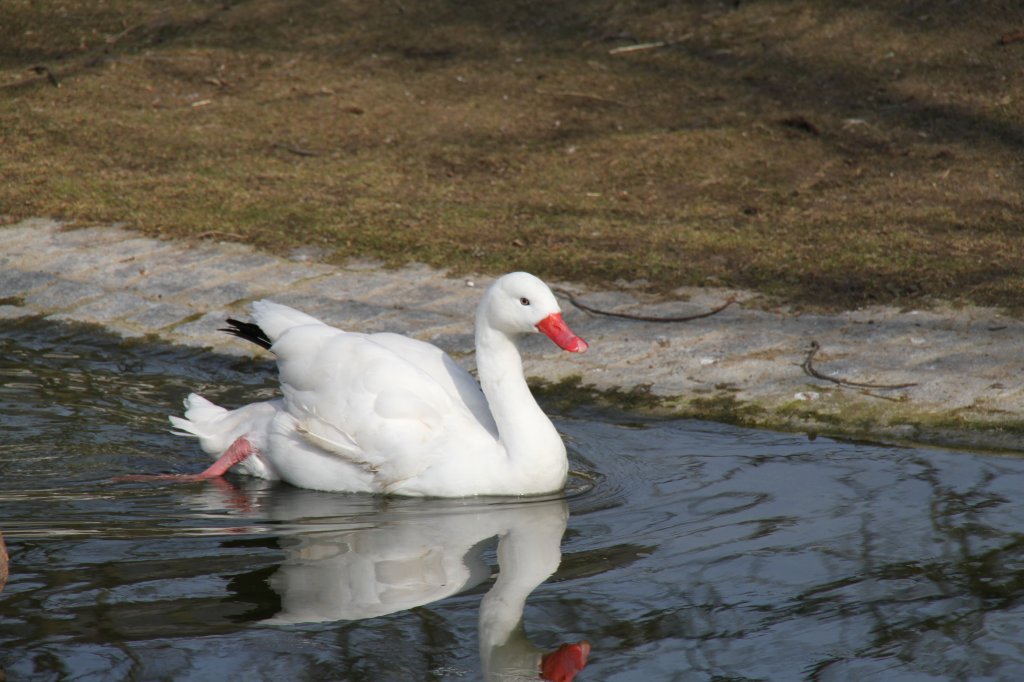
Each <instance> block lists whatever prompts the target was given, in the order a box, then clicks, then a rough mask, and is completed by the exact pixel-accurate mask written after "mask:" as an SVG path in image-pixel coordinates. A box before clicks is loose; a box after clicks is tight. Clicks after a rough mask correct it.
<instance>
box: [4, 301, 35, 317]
mask: <svg viewBox="0 0 1024 682" xmlns="http://www.w3.org/2000/svg"><path fill="white" fill-rule="evenodd" d="M38 314H39V313H38V312H37V311H35V310H32V309H31V308H26V307H25V306H20V305H7V304H0V320H17V319H20V318H23V317H32V316H33V315H38Z"/></svg>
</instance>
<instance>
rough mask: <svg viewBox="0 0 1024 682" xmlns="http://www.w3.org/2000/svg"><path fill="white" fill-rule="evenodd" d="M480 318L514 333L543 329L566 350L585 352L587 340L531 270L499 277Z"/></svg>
mask: <svg viewBox="0 0 1024 682" xmlns="http://www.w3.org/2000/svg"><path fill="white" fill-rule="evenodd" d="M478 317H480V318H481V321H483V322H484V323H486V324H488V325H489V326H491V327H492V328H493V329H496V330H498V331H501V332H504V333H506V334H509V335H512V336H518V335H520V334H529V333H532V332H541V333H543V334H545V335H546V336H547V337H548V338H550V339H551V340H552V341H554V342H555V343H556V344H558V346H559V347H560V348H562V349H564V350H567V351H570V352H573V353H582V352H583V351H585V350H586V349H587V342H586V341H584V340H583V339H581V338H580V337H578V336H576V334H575V333H573V331H572V330H571V329H569V325H567V324H566V323H565V320H563V319H562V310H561V308H559V307H558V301H557V300H555V295H554V294H553V293H551V289H549V288H548V285H547V284H544V282H542V281H541V280H539V279H538V278H536V277H534V276H533V275H531V274H529V273H528V272H513V273H511V274H508V275H505V276H503V277H499V278H498V280H497V281H495V282H494V284H492V285H491V287H490V288H489V289H488V290H487V293H486V294H484V298H483V300H482V301H481V302H480V310H479V312H478Z"/></svg>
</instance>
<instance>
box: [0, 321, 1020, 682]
mask: <svg viewBox="0 0 1024 682" xmlns="http://www.w3.org/2000/svg"><path fill="white" fill-rule="evenodd" d="M193 389H200V390H201V391H202V392H203V393H204V394H206V395H208V396H210V397H211V398H215V399H216V400H217V401H218V402H222V403H225V404H232V405H234V404H240V403H242V402H248V401H251V400H253V399H262V398H265V397H267V396H268V395H271V394H273V392H274V376H273V372H272V366H271V365H270V364H269V363H265V362H255V361H249V360H238V359H233V358H228V357H224V356H218V355H212V354H203V353H201V352H198V351H190V350H183V349H180V348H169V347H167V346H162V345H156V344H149V345H146V344H131V343H122V342H119V341H117V340H114V339H111V338H108V337H106V336H104V335H102V334H100V333H97V332H96V331H93V330H89V329H84V328H75V327H64V326H55V325H50V324H45V323H42V322H22V323H14V324H11V323H8V324H7V325H6V327H5V328H4V329H3V330H2V331H0V415H2V417H0V419H2V429H0V532H2V533H3V536H4V539H5V540H6V543H7V547H8V549H9V552H10V576H9V578H8V580H7V583H6V586H5V587H4V588H3V591H2V592H0V679H3V678H4V676H5V675H6V679H8V680H23V679H25V680H64V679H75V680H172V679H173V680H208V679H254V680H263V679H266V680H320V679H323V680H375V681H381V680H469V679H473V680H475V679H493V680H512V679H517V680H518V679H524V680H525V679H539V666H540V661H541V655H542V653H544V652H550V651H553V650H555V649H557V648H558V647H559V646H560V645H562V644H564V643H570V642H577V641H580V640H587V641H588V642H590V644H591V645H592V651H591V653H590V660H589V662H588V664H587V666H586V668H585V669H584V670H583V671H582V672H581V673H579V676H578V677H577V678H576V679H577V680H580V681H583V682H585V681H586V680H602V681H605V680H644V681H649V680H710V679H721V680H726V679H728V680H801V679H807V680H866V679H877V680H930V679H935V680H960V679H962V680H968V679H969V680H997V679H998V680H1011V679H1024V600H1022V597H1024V461H1022V460H1021V459H1018V458H1013V457H1005V456H995V455H990V454H983V453H972V452H952V451H944V450H940V449H923V448H903V447H883V446H878V445H872V444H865V443H853V442H840V441H835V440H830V439H826V438H819V439H817V440H810V439H808V438H807V437H803V436H800V435H792V434H778V433H770V432H763V431H752V430H745V429H738V428H733V427H729V426H722V425H717V424H710V423H703V422H695V421H678V420H676V421H658V420H651V419H644V418H640V417H637V416H635V415H630V414H624V413H616V412H609V411H599V410H586V409H574V410H572V411H570V412H569V413H567V414H556V415H555V417H556V424H557V426H558V428H559V429H560V430H561V431H562V433H563V434H565V436H566V438H567V439H568V442H569V444H570V451H571V459H572V467H573V468H574V469H575V470H577V471H579V472H581V473H580V475H578V476H575V477H574V478H573V480H572V482H571V485H570V489H569V491H568V493H567V494H566V495H565V496H557V497H555V496H553V497H550V498H546V499H530V500H499V499H488V500H457V501H437V500H406V499H381V498H375V497H370V496H354V495H338V494H324V493H317V492H310V491H304V490H297V489H294V488H290V487H288V486H284V485H270V484H267V483H263V482H259V481H253V480H248V479H244V478H238V477H235V478H231V479H229V480H228V481H226V482H221V483H212V482H208V483H190V484H166V483H118V482H113V481H112V480H111V478H112V477H113V476H115V475H118V474H132V473H147V472H160V471H175V472H194V471H199V470H200V469H201V468H203V467H205V466H206V464H207V463H208V462H207V461H206V459H205V458H204V456H203V455H201V453H200V452H199V450H198V447H197V446H196V444H195V443H194V442H193V441H190V440H187V439H184V438H178V437H175V436H172V435H170V434H169V433H168V432H167V424H166V419H165V415H166V414H167V413H168V412H176V411H177V408H178V405H179V404H180V401H181V399H182V398H183V397H184V395H185V394H186V393H188V392H189V391H190V390H193ZM0 573H2V572H0ZM520 617H521V621H520ZM549 676H550V677H552V678H553V679H557V678H558V675H557V674H556V675H553V676H552V675H549ZM562 678H563V679H567V677H566V676H565V675H563V676H562Z"/></svg>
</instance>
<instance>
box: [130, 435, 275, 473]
mask: <svg viewBox="0 0 1024 682" xmlns="http://www.w3.org/2000/svg"><path fill="white" fill-rule="evenodd" d="M255 452H256V448H254V447H253V445H252V443H250V442H249V439H247V438H246V437H245V436H239V437H238V438H236V439H235V442H234V443H232V444H231V445H230V447H228V449H227V450H225V451H224V454H223V455H221V456H220V457H218V458H217V461H216V462H214V463H213V464H211V465H210V467H209V468H208V469H206V470H205V471H202V472H200V473H198V474H137V475H133V476H118V477H117V478H115V479H114V480H115V481H151V480H172V481H183V482H187V481H205V480H209V479H211V478H214V479H215V478H220V477H221V476H223V475H224V474H226V473H227V472H228V470H229V469H231V467H233V466H235V465H236V464H238V463H239V462H243V461H245V460H246V459H248V458H249V457H251V456H252V455H253V453H255Z"/></svg>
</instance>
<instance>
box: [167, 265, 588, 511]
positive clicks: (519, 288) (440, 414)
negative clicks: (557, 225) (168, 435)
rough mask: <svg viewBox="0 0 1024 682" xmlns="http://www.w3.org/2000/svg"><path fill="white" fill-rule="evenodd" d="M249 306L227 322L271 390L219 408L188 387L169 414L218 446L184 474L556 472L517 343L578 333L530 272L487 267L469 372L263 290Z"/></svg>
mask: <svg viewBox="0 0 1024 682" xmlns="http://www.w3.org/2000/svg"><path fill="white" fill-rule="evenodd" d="M253 317H254V319H255V324H251V323H244V322H238V321H236V320H229V324H230V325H231V328H230V329H227V330H225V331H228V332H229V333H232V334H235V335H236V336H239V337H242V338H245V339H248V340H250V341H254V342H255V343H258V344H260V345H262V346H263V347H265V348H268V349H270V350H271V352H273V353H274V354H275V355H276V356H277V364H278V369H279V371H280V378H281V390H282V393H283V398H281V399H279V400H272V401H268V402H262V403H255V404H252V405H247V406H245V407H242V408H239V409H237V410H232V411H228V410H226V409H224V408H222V407H218V406H216V405H214V404H213V403H211V402H209V401H208V400H205V399H204V398H202V397H201V396H198V395H195V394H192V395H190V396H189V397H188V398H187V399H186V400H185V405H186V408H187V409H186V412H185V418H184V419H182V418H179V417H171V418H170V420H171V423H172V424H173V425H174V426H175V427H176V428H177V429H178V430H179V432H180V433H182V434H186V435H193V436H198V437H199V442H200V446H201V447H202V448H203V450H204V451H206V452H207V453H209V454H211V455H214V456H218V455H219V456H220V458H219V459H218V460H217V462H216V463H215V464H214V465H213V466H211V467H210V468H209V469H207V470H206V471H204V472H203V473H202V474H199V475H198V476H195V477H192V478H210V477H214V476H220V475H222V474H223V473H224V472H226V471H227V470H228V469H230V468H232V467H237V470H238V471H240V472H242V473H247V474H250V475H253V476H259V477H262V478H267V479H280V480H283V481H286V482H288V483H291V484H292V485H296V486H299V487H302V488H312V489H315V490H326V491H345V492H371V493H389V494H397V495H422V496H438V497H462V496H469V495H531V494H539V493H545V492H551V491H555V490H559V489H561V488H562V486H563V485H564V484H565V479H566V473H567V470H568V462H567V460H566V453H565V445H564V444H563V443H562V439H561V437H560V436H559V434H558V432H557V431H556V430H555V427H554V426H553V425H552V424H551V421H550V420H549V419H548V418H547V416H546V415H545V414H544V412H543V411H542V410H541V409H540V407H539V406H538V405H537V402H536V401H535V400H534V398H533V396H532V395H531V394H530V389H529V387H528V386H527V384H526V380H525V378H524V376H523V366H522V360H521V358H520V356H519V350H518V348H517V346H516V342H517V341H518V339H520V338H521V337H522V336H524V335H525V334H528V333H531V332H537V331H540V332H543V333H544V334H546V335H547V336H548V337H549V338H551V340H553V341H554V342H555V343H556V344H558V345H559V346H560V347H562V348H563V349H565V350H568V351H571V352H577V353H578V352H583V351H585V350H586V349H587V344H586V342H585V341H583V339H581V338H580V337H578V336H576V335H575V334H574V333H573V332H572V331H571V330H570V329H569V327H568V326H567V325H566V324H565V322H564V321H563V319H562V314H561V311H560V309H559V307H558V302H557V301H556V300H555V297H554V295H553V294H552V293H551V290H550V289H549V288H548V287H547V285H546V284H544V283H543V282H542V281H541V280H539V279H537V278H536V277H534V276H533V275H530V274H528V273H525V272H516V273H512V274H509V275H505V276H504V277H501V278H499V279H498V280H497V281H496V282H495V283H494V284H493V285H491V287H490V288H489V289H488V290H487V292H486V293H485V294H484V296H483V299H482V300H481V302H480V305H479V307H478V308H477V313H476V361H477V369H478V373H479V377H480V384H479V385H478V384H477V382H476V381H474V380H473V378H472V377H471V376H470V375H469V374H468V373H467V372H466V371H465V370H463V369H462V368H460V367H459V366H458V365H456V364H455V361H454V360H452V358H451V357H449V356H448V355H447V354H446V353H444V352H443V351H442V350H441V349H439V348H437V347H435V346H433V345H431V344H428V343H424V342H421V341H416V340H414V339H410V338H408V337H406V336H402V335H399V334H360V333H355V332H345V331H341V330H339V329H335V328H333V327H330V326H328V325H326V324H324V323H323V322H321V321H320V320H317V319H316V318H314V317H310V316H309V315H306V314H305V313H301V312H299V311H297V310H294V309H292V308H289V307H287V306H283V305H279V304H276V303H271V302H269V301H259V302H256V303H254V304H253ZM481 389H482V390H481Z"/></svg>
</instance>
